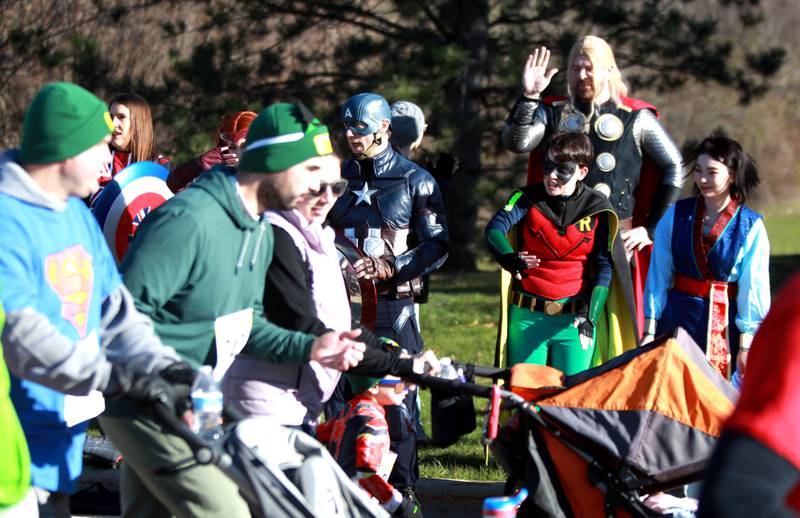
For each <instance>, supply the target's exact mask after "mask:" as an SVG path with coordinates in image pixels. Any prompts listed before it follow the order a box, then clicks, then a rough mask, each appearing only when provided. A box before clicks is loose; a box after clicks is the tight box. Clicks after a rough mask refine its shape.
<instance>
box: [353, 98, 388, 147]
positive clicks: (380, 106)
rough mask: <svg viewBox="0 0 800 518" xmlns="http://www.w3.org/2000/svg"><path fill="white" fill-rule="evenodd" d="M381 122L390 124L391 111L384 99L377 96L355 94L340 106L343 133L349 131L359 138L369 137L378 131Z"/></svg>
mask: <svg viewBox="0 0 800 518" xmlns="http://www.w3.org/2000/svg"><path fill="white" fill-rule="evenodd" d="M382 120H387V121H389V122H391V120H392V109H391V108H390V107H389V103H388V102H387V101H386V99H384V98H383V97H381V96H380V95H378V94H374V93H368V92H367V93H360V94H356V95H354V96H352V97H351V98H349V99H348V100H347V102H345V103H344V106H342V125H343V126H344V129H345V131H347V130H351V131H352V132H353V133H356V134H357V135H361V136H365V135H371V134H373V133H377V132H378V131H379V130H380V127H381V121H382Z"/></svg>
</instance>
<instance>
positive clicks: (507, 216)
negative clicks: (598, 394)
mask: <svg viewBox="0 0 800 518" xmlns="http://www.w3.org/2000/svg"><path fill="white" fill-rule="evenodd" d="M591 162H592V143H591V141H590V140H589V138H588V137H587V136H586V135H584V134H582V133H567V132H560V133H556V134H555V135H553V137H552V138H551V139H550V141H548V143H547V145H546V149H545V159H544V165H543V170H544V180H543V182H542V183H539V184H535V185H529V186H527V187H524V188H522V189H517V190H515V191H514V192H513V194H512V195H511V197H510V198H509V199H508V202H507V203H506V205H505V206H504V207H503V208H502V209H500V210H499V211H498V212H497V214H495V216H494V217H493V218H492V219H491V221H489V224H488V225H487V226H486V240H487V242H488V245H489V251H490V252H491V254H492V255H493V256H494V258H495V259H496V260H497V262H498V263H499V264H500V266H501V267H502V268H503V270H505V271H507V272H508V273H509V274H510V275H512V276H513V281H512V283H513V284H512V289H511V291H510V293H509V296H508V307H507V311H508V313H507V317H508V318H507V320H508V325H507V336H508V343H507V347H508V365H509V366H513V365H516V364H518V363H533V364H538V365H549V366H552V367H555V368H557V369H559V370H561V371H563V372H564V373H565V374H567V375H571V374H575V373H577V372H580V371H582V370H585V369H587V368H588V367H589V366H590V364H591V361H592V357H593V353H594V343H595V340H594V339H595V327H596V326H597V325H598V322H599V320H600V314H601V312H602V310H603V309H604V306H605V303H606V299H607V298H608V291H609V286H610V285H611V279H612V273H613V267H612V263H611V243H613V241H614V236H615V235H616V232H617V216H616V214H615V213H614V211H613V210H612V209H611V205H610V203H609V201H608V198H606V197H605V196H603V195H602V194H601V193H599V192H597V191H596V190H594V189H591V188H589V187H587V186H586V185H584V184H583V182H582V180H583V179H584V178H586V175H587V174H588V172H589V164H590V163H591ZM507 234H510V237H511V240H509V239H508V238H507ZM512 241H515V242H516V243H515V245H516V246H514V245H512ZM504 309H506V308H504Z"/></svg>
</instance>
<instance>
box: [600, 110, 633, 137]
mask: <svg viewBox="0 0 800 518" xmlns="http://www.w3.org/2000/svg"><path fill="white" fill-rule="evenodd" d="M624 129H625V126H623V124H622V121H621V120H620V118H619V117H617V116H616V115H614V114H611V113H604V114H603V115H601V116H599V117H598V118H597V120H596V121H594V131H595V133H597V136H598V137H600V138H601V139H603V140H605V141H607V142H613V141H614V140H617V139H618V138H620V137H621V136H622V132H623V130H624Z"/></svg>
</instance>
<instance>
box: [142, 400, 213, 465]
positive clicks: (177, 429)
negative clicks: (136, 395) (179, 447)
mask: <svg viewBox="0 0 800 518" xmlns="http://www.w3.org/2000/svg"><path fill="white" fill-rule="evenodd" d="M152 411H153V414H154V415H155V417H156V419H157V420H158V421H159V422H160V423H161V424H162V425H164V426H165V427H166V428H167V429H168V430H169V431H170V432H172V433H174V434H175V435H177V436H178V437H180V438H181V439H183V440H184V441H185V442H186V444H187V445H189V448H190V449H191V450H192V453H193V454H194V458H195V460H196V461H197V463H198V464H216V463H217V462H219V460H220V456H221V452H220V451H219V450H218V449H217V448H214V446H213V445H211V444H210V443H208V442H206V441H205V440H203V439H201V438H200V437H198V436H197V435H195V434H194V433H193V432H192V431H191V430H190V429H189V427H188V426H187V425H186V423H184V422H183V421H182V420H180V419H178V417H176V416H175V409H174V408H173V407H170V405H169V404H168V403H167V402H165V401H157V402H155V403H153V405H152Z"/></svg>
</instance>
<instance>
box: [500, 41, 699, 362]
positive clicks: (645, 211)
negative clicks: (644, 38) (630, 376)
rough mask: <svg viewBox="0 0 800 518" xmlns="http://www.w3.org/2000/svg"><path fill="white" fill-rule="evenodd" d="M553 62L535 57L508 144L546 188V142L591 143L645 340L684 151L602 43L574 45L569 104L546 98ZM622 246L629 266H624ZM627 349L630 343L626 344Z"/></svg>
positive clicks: (506, 133) (508, 128) (594, 172)
mask: <svg viewBox="0 0 800 518" xmlns="http://www.w3.org/2000/svg"><path fill="white" fill-rule="evenodd" d="M549 61H550V51H549V50H548V49H547V48H545V47H542V48H539V49H536V50H534V52H533V54H531V55H529V56H528V60H527V62H526V64H525V67H524V69H523V74H522V86H523V92H522V96H521V97H520V98H519V100H518V101H517V102H516V104H515V105H514V107H513V108H512V109H511V113H510V114H509V116H508V119H507V120H506V124H505V126H504V127H503V143H504V145H505V146H506V147H507V148H508V149H509V150H511V151H513V152H516V153H527V152H530V153H531V154H530V159H529V170H528V183H536V182H539V181H541V164H542V156H541V153H540V152H539V150H538V148H539V146H540V144H541V143H542V142H545V141H546V140H547V139H548V138H549V137H550V135H552V134H553V133H554V132H556V131H558V130H561V131H573V132H583V133H586V134H588V135H589V138H590V139H591V141H592V145H593V147H594V151H595V160H594V162H593V163H592V164H591V165H590V166H589V174H588V175H587V177H586V179H585V181H584V182H585V183H586V185H588V186H590V187H594V188H595V189H597V190H599V191H601V192H603V193H604V194H606V195H607V196H608V197H609V201H610V202H611V206H612V208H613V209H614V211H615V212H616V213H617V215H618V217H619V220H620V221H619V223H620V236H619V237H620V239H618V241H619V242H618V243H617V245H616V253H615V254H614V257H615V267H616V268H618V269H619V268H625V263H626V262H627V263H628V264H629V265H630V269H631V274H632V280H633V284H632V286H631V285H629V287H628V289H627V290H624V291H628V292H629V293H628V295H633V296H634V297H635V300H636V303H635V315H636V319H635V323H636V334H637V335H638V336H641V333H642V331H643V326H644V315H643V313H642V309H641V308H642V306H641V294H642V290H643V286H644V279H645V278H646V276H647V264H648V262H649V254H650V250H651V248H652V237H653V232H654V231H655V227H656V224H657V223H658V220H659V219H660V217H661V215H662V214H663V213H664V211H665V210H666V209H667V207H669V206H670V205H671V204H672V203H673V202H674V201H675V200H677V199H678V197H679V196H680V193H681V190H682V188H683V183H684V181H685V178H684V177H683V175H682V170H681V165H682V160H681V154H680V151H679V150H678V148H677V146H676V145H675V143H674V142H673V141H672V139H671V138H670V136H669V135H668V134H667V132H666V131H665V130H664V128H663V127H662V126H661V124H660V123H659V122H658V119H657V117H658V112H657V111H656V109H655V107H654V106H653V105H651V104H649V103H646V102H644V101H640V100H638V99H632V98H630V97H626V95H627V93H628V89H627V86H626V85H625V83H624V82H623V80H622V74H621V73H620V71H619V69H618V68H617V65H616V61H615V59H614V54H613V52H612V50H611V47H609V45H608V43H606V42H605V41H604V40H603V39H601V38H598V37H596V36H585V37H583V38H581V39H580V40H578V41H577V42H576V43H575V45H573V47H572V50H571V51H570V53H569V58H568V70H567V85H568V86H567V88H568V96H567V97H545V98H542V97H541V94H542V92H543V91H544V90H545V89H546V88H547V86H548V85H549V84H550V80H551V79H552V77H553V76H554V75H555V74H556V72H557V71H558V70H557V69H555V68H552V69H549V70H548V68H547V67H548V63H549ZM623 246H624V252H626V254H627V259H628V261H625V260H624V259H622V258H623V257H625V254H623V250H622V247H623ZM631 292H632V293H631ZM628 298H629V299H630V297H628ZM622 304H624V302H623V303H622ZM628 305H629V306H630V305H631V304H630V302H628ZM631 309H634V308H631ZM638 336H637V338H638ZM622 341H623V342H625V343H628V342H629V340H628V339H626V338H625V337H623V340H622ZM609 354H610V355H613V353H609Z"/></svg>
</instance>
